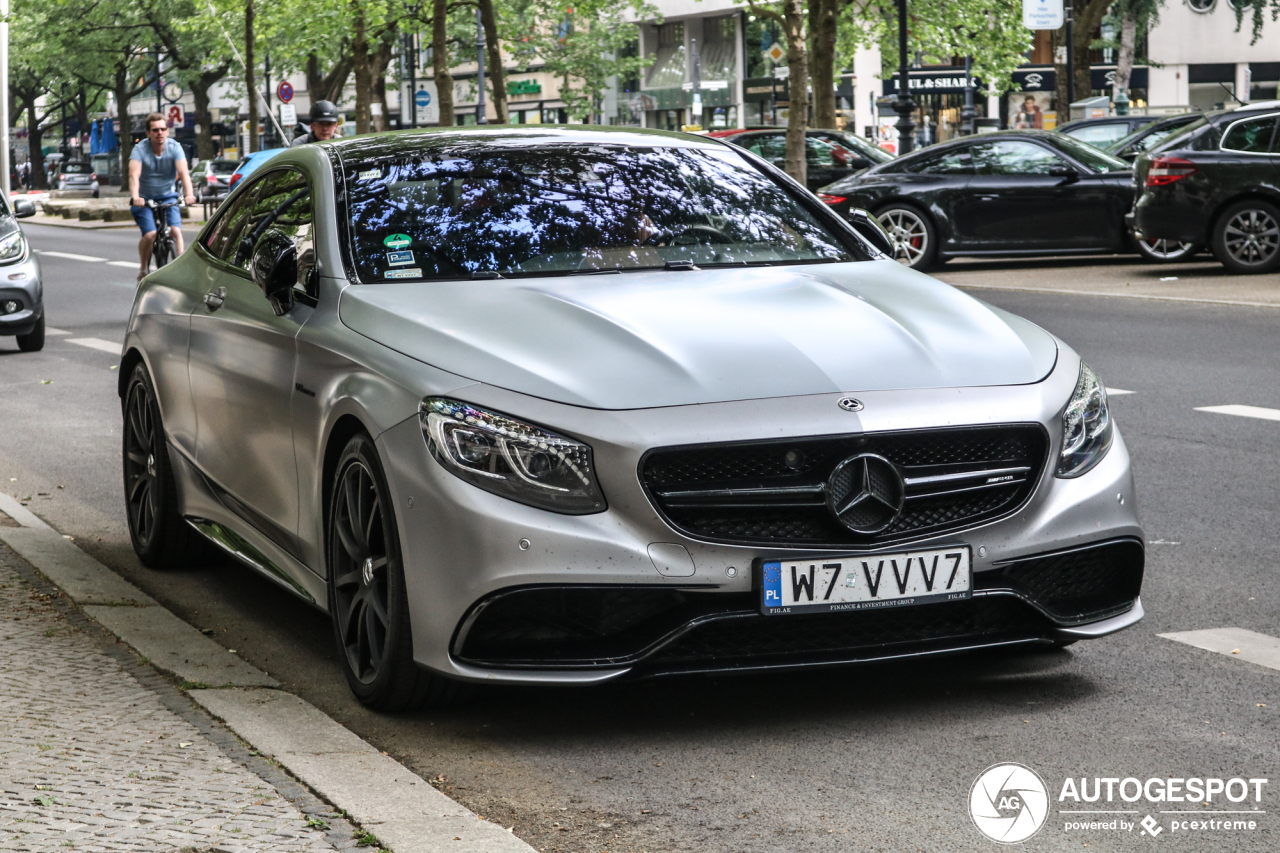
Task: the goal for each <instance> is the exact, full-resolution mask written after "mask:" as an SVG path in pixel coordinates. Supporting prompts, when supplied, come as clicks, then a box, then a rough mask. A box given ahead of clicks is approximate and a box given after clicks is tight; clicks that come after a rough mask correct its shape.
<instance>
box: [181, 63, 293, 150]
mask: <svg viewBox="0 0 1280 853" xmlns="http://www.w3.org/2000/svg"><path fill="white" fill-rule="evenodd" d="M205 76H207V75H201V76H200V77H198V78H196V79H195V80H192V81H191V96H192V97H193V98H195V102H196V156H197V157H199V158H200V159H201V160H212V159H213V158H214V156H215V155H216V154H217V152H216V151H215V150H214V147H213V116H212V114H211V113H210V112H209V87H210V86H212V85H213V83H209V84H208V85H205V83H204V78H205ZM215 82H216V81H215ZM286 141H287V140H286Z"/></svg>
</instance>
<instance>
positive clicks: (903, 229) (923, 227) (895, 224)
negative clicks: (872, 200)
mask: <svg viewBox="0 0 1280 853" xmlns="http://www.w3.org/2000/svg"><path fill="white" fill-rule="evenodd" d="M876 216H877V217H878V218H879V219H880V222H881V224H883V225H884V228H885V230H886V231H888V232H889V236H891V237H893V240H894V243H895V245H896V246H897V252H896V253H895V254H896V255H897V259H898V263H900V264H904V265H906V266H909V267H911V268H912V269H913V270H927V269H929V268H930V267H932V266H933V265H934V263H935V262H936V260H937V256H938V231H937V229H936V228H934V227H933V223H932V222H931V221H930V220H929V217H928V216H927V215H925V214H924V213H922V212H921V211H920V210H919V209H918V208H915V207H912V206H910V205H906V204H891V205H889V206H888V207H885V208H882V209H881V210H879V211H878V212H877V213H876Z"/></svg>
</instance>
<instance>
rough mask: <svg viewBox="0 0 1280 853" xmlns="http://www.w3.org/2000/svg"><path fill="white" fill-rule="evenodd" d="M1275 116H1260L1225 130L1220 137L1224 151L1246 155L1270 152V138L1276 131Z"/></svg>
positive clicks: (1239, 122) (1237, 123)
mask: <svg viewBox="0 0 1280 853" xmlns="http://www.w3.org/2000/svg"><path fill="white" fill-rule="evenodd" d="M1276 118H1277V116H1274V115H1270V116H1260V117H1259V118H1251V119H1247V120H1245V121H1238V122H1236V123H1235V124H1233V125H1231V127H1229V128H1227V132H1226V134H1225V135H1224V136H1223V137H1222V148H1223V150H1224V151H1243V152H1244V153H1246V154H1266V153H1267V152H1268V151H1269V150H1271V137H1272V136H1273V135H1274V134H1275V131H1276Z"/></svg>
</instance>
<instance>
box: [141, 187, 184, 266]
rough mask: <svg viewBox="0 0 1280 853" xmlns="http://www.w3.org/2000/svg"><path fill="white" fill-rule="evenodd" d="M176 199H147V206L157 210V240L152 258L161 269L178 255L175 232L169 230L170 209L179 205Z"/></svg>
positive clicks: (152, 248)
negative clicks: (174, 237) (174, 238)
mask: <svg viewBox="0 0 1280 853" xmlns="http://www.w3.org/2000/svg"><path fill="white" fill-rule="evenodd" d="M177 206H178V202H176V201H154V200H151V199H148V200H147V207H149V208H151V209H152V211H154V212H155V219H156V241H155V243H154V244H153V245H152V247H151V258H152V260H154V261H155V262H156V269H157V270H158V269H160V268H161V267H162V266H164V265H165V264H167V263H169V262H170V261H172V260H173V259H174V258H175V257H177V252H176V251H175V249H176V248H177V246H176V244H175V243H174V240H173V234H172V233H170V231H169V219H168V215H167V214H168V211H169V208H171V207H177Z"/></svg>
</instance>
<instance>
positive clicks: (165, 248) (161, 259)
mask: <svg viewBox="0 0 1280 853" xmlns="http://www.w3.org/2000/svg"><path fill="white" fill-rule="evenodd" d="M151 257H152V258H153V259H155V262H156V269H160V268H161V267H162V266H164V265H165V264H167V263H169V261H171V260H173V238H172V237H170V236H169V232H168V231H164V232H159V233H157V234H156V242H155V246H153V247H152V249H151Z"/></svg>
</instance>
